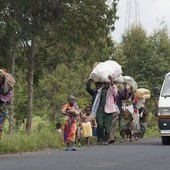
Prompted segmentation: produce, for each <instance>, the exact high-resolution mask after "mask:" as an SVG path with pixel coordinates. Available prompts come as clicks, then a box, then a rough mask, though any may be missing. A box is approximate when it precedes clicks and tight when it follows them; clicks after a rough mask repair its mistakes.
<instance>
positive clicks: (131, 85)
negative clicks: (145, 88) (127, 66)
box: [123, 76, 138, 92]
mask: <svg viewBox="0 0 170 170" xmlns="http://www.w3.org/2000/svg"><path fill="white" fill-rule="evenodd" d="M123 77H124V80H125V82H126V83H127V88H132V89H133V92H136V90H137V88H138V86H137V83H136V81H135V80H134V78H133V77H130V76H123Z"/></svg>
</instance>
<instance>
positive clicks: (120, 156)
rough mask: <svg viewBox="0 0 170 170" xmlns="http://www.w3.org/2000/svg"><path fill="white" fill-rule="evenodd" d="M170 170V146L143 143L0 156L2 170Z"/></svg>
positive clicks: (148, 140)
mask: <svg viewBox="0 0 170 170" xmlns="http://www.w3.org/2000/svg"><path fill="white" fill-rule="evenodd" d="M87 169H88V170H168V169H170V146H165V145H162V144H161V139H141V140H139V141H135V142H131V143H130V142H126V143H115V144H114V145H108V146H99V145H96V146H83V147H81V148H78V150H77V151H64V150H51V149H50V150H45V151H39V152H33V153H24V154H15V155H5V156H0V170H87Z"/></svg>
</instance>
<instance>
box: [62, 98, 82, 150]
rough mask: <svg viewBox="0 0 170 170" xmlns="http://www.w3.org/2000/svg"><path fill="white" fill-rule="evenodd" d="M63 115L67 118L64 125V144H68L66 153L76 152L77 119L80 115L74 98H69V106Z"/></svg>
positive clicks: (67, 105) (64, 108)
mask: <svg viewBox="0 0 170 170" xmlns="http://www.w3.org/2000/svg"><path fill="white" fill-rule="evenodd" d="M61 113H62V114H63V115H65V116H66V119H65V120H66V122H65V125H64V142H65V143H67V148H66V151H76V148H75V147H74V142H75V137H76V126H77V121H76V117H77V116H78V115H79V109H78V106H77V104H76V102H75V97H74V96H72V95H71V96H69V97H68V104H65V105H64V106H63V107H62V109H61Z"/></svg>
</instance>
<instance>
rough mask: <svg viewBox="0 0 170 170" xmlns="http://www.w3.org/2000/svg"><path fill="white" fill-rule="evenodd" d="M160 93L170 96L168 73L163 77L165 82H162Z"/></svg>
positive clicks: (169, 76)
mask: <svg viewBox="0 0 170 170" xmlns="http://www.w3.org/2000/svg"><path fill="white" fill-rule="evenodd" d="M161 95H162V96H163V97H166V96H170V75H168V76H167V77H166V79H165V83H164V86H163V89H162V94H161Z"/></svg>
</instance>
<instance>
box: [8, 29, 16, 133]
mask: <svg viewBox="0 0 170 170" xmlns="http://www.w3.org/2000/svg"><path fill="white" fill-rule="evenodd" d="M15 58H16V33H15V32H14V35H13V46H12V67H11V68H12V75H13V76H14V74H15ZM13 94H14V89H13ZM13 116H14V95H13V96H12V99H11V103H10V108H9V134H11V133H12V132H13Z"/></svg>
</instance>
